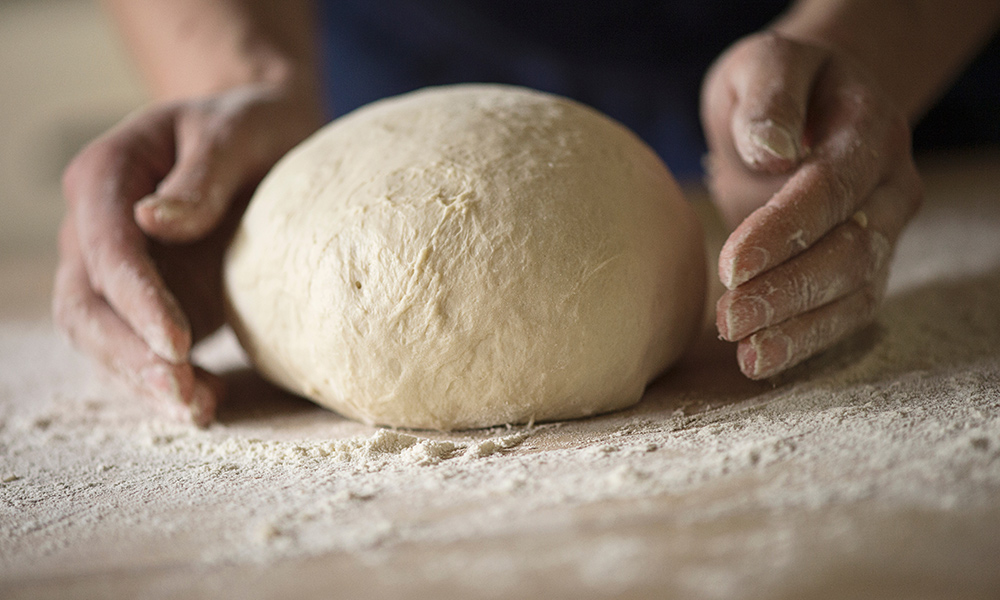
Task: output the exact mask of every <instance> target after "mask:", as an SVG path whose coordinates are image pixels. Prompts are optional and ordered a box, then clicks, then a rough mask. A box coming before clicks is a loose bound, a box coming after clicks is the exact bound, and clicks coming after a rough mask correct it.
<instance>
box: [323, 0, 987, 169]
mask: <svg viewBox="0 0 1000 600" xmlns="http://www.w3.org/2000/svg"><path fill="white" fill-rule="evenodd" d="M320 5H321V15H322V23H321V25H322V33H321V39H322V44H323V56H324V60H325V71H326V75H327V77H328V82H327V83H328V85H327V87H328V90H329V97H330V100H331V107H330V113H331V117H335V116H339V115H341V114H344V113H346V112H349V111H351V110H353V109H355V108H357V107H359V106H362V105H364V104H367V103H368V102H371V101H374V100H377V99H379V98H383V97H386V96H393V95H396V94H400V93H403V92H407V91H410V90H414V89H417V88H420V87H424V86H428V85H442V84H449V83H462V82H496V83H510V84H517V85H524V86H528V87H532V88H536V89H540V90H544V91H548V92H553V93H556V94H561V95H564V96H568V97H571V98H574V99H576V100H579V101H581V102H584V103H586V104H589V105H591V106H593V107H595V108H597V109H598V110H601V111H602V112H604V113H607V114H609V115H611V116H612V117H614V118H616V119H618V120H619V121H621V122H622V123H624V124H625V125H627V126H629V127H630V128H632V129H633V130H634V131H636V132H637V133H638V134H639V135H640V136H641V137H642V138H643V139H645V140H646V142H647V143H649V144H650V145H651V146H652V147H653V148H654V149H655V150H656V151H657V152H658V153H659V154H660V156H661V157H662V158H663V159H664V160H665V161H666V162H667V164H668V165H670V167H671V169H672V170H673V171H674V172H675V173H676V174H677V175H678V176H680V177H691V176H698V175H700V173H701V164H700V160H701V156H702V155H703V153H704V152H705V142H704V138H703V134H702V131H701V126H700V122H699V118H698V95H699V90H700V86H701V80H702V77H703V76H704V73H705V71H706V70H707V68H708V66H709V65H710V64H711V62H712V61H713V60H714V59H715V58H716V57H717V56H718V55H719V54H720V53H721V52H722V51H723V50H724V49H725V48H726V47H727V46H728V45H729V44H731V43H732V42H734V41H736V40H737V39H739V38H740V37H742V36H744V35H747V34H749V33H752V32H754V31H757V30H759V29H761V28H763V27H765V26H766V25H767V23H768V22H770V21H771V20H773V19H774V18H775V17H776V16H777V15H778V14H779V13H780V12H781V10H783V8H784V7H785V6H786V5H787V2H786V1H784V0H760V1H756V2H753V1H744V2H739V1H734V0H730V1H723V0H714V1H705V2H701V1H685V2H680V1H676V2H670V1H663V0H604V1H600V0H574V1H566V0H330V1H328V2H321V3H320ZM995 45H996V44H995ZM993 55H994V58H993V59H991V60H992V61H993V62H992V63H990V61H989V60H985V59H981V62H985V63H986V64H984V65H979V66H978V67H977V69H978V71H977V70H976V69H974V71H976V72H975V73H974V75H977V76H978V78H979V79H978V82H977V81H973V82H972V83H968V82H967V81H966V80H963V81H962V82H960V83H959V84H958V85H957V86H956V88H955V89H954V90H953V92H952V93H951V94H950V95H949V97H948V99H947V101H946V102H945V104H943V105H942V106H943V107H945V108H938V109H936V112H932V113H931V115H929V116H928V121H927V122H926V123H925V124H923V125H922V126H921V127H920V128H918V129H917V132H916V137H915V141H916V144H917V145H918V147H921V144H930V145H935V144H940V143H943V142H945V141H948V140H944V139H942V138H943V137H948V136H950V137H951V138H955V139H952V140H951V141H953V142H954V141H956V140H959V141H960V140H962V139H967V138H968V134H969V133H974V134H976V135H978V136H979V137H981V138H989V139H992V140H994V141H1000V123H998V120H1000V111H998V110H997V107H998V106H1000V102H998V99H1000V94H998V91H997V87H998V81H1000V76H998V74H1000V67H998V66H997V64H996V63H998V62H1000V61H998V60H997V57H1000V48H995V49H993ZM984 77H985V78H986V79H989V81H990V83H989V84H986V83H984V82H983V78H984ZM947 107H952V108H947ZM991 116H992V121H990V117H991ZM955 119H961V120H963V122H966V123H972V126H970V127H965V129H968V130H969V131H965V132H963V131H960V129H961V128H957V129H956V128H955V127H954V126H953V125H952V126H950V127H949V125H948V123H949V122H951V123H954V121H955ZM943 134H947V135H943Z"/></svg>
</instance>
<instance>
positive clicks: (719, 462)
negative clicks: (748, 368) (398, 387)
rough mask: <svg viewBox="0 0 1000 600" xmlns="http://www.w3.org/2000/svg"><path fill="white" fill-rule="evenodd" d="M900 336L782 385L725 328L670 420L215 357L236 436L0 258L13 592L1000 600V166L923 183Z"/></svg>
mask: <svg viewBox="0 0 1000 600" xmlns="http://www.w3.org/2000/svg"><path fill="white" fill-rule="evenodd" d="M923 172H924V175H925V179H926V181H927V184H928V187H927V203H926V205H925V207H924V208H923V210H922V211H921V213H920V214H919V216H918V218H917V220H916V221H915V222H914V223H913V225H912V226H911V227H910V228H909V229H908V230H907V232H906V234H905V236H904V239H903V240H902V242H901V244H900V247H899V251H898V255H897V257H896V264H895V270H894V275H893V278H892V281H891V285H890V293H889V296H888V298H887V299H886V302H885V305H884V307H883V309H882V311H881V313H880V317H879V321H878V323H877V324H876V325H874V326H872V327H870V328H868V329H866V330H864V331H862V332H860V333H859V334H857V335H855V336H854V337H852V338H851V339H850V340H848V341H847V342H845V343H844V344H842V345H841V346H839V347H838V348H837V349H835V350H834V351H833V352H831V353H829V354H827V355H825V356H823V357H822V358H820V359H818V360H815V361H812V362H811V363H809V364H807V365H806V366H805V367H803V368H799V369H797V370H796V371H795V372H794V373H792V374H791V375H790V376H788V377H786V378H783V379H782V380H780V381H778V382H775V383H774V384H770V383H762V384H760V383H751V382H749V381H747V380H745V379H743V378H742V376H741V375H740V374H739V373H738V371H737V370H736V369H735V365H734V361H733V347H732V346H731V345H729V344H724V343H721V342H718V341H717V340H714V339H713V338H712V336H711V335H710V332H708V333H707V334H706V336H705V338H704V339H703V341H702V342H701V344H700V345H699V346H698V348H697V349H696V351H695V352H694V353H692V355H691V356H689V357H688V358H687V359H685V361H684V362H683V363H682V364H681V365H680V366H679V367H677V368H676V369H675V370H674V371H672V372H671V373H669V374H668V375H666V376H665V377H664V378H662V379H661V380H660V381H659V382H657V383H655V384H654V385H653V386H652V387H651V389H650V390H649V391H648V393H647V395H646V398H645V399H644V401H643V402H642V403H640V405H638V406H637V407H635V408H633V409H630V410H628V411H625V412H622V413H617V414H613V415H606V416H602V417H597V418H593V419H588V420H582V421H576V422H569V423H561V424H548V425H545V424H543V425H538V426H534V427H515V428H509V429H507V428H498V429H493V430H488V431H475V432H468V433H457V434H439V433H427V432H409V433H402V432H392V431H387V430H377V429H374V428H369V427H365V426H362V425H359V424H356V423H352V422H349V421H346V420H344V419H342V418H339V417H338V416H336V415H335V414H333V413H330V412H327V411H324V410H322V409H319V408H317V407H314V406H313V405H311V404H309V403H307V402H305V401H302V400H299V399H296V398H293V397H290V396H287V395H285V394H282V393H280V392H278V391H276V390H274V389H273V388H270V387H268V386H266V385H264V384H263V383H262V382H260V380H259V379H257V378H256V377H255V376H253V375H252V374H251V373H250V372H248V371H247V370H246V369H245V368H243V367H241V366H240V363H239V360H240V359H239V356H238V354H237V353H236V351H235V350H234V348H233V345H232V340H231V339H228V338H225V337H223V338H220V339H217V340H215V341H214V342H213V343H212V344H210V345H209V347H207V348H205V349H203V350H202V356H203V358H204V360H205V361H206V362H208V363H209V364H212V365H215V366H216V367H217V368H221V369H223V370H226V371H227V373H228V374H227V378H228V380H229V383H230V386H231V389H232V397H231V400H230V402H229V403H228V404H227V405H226V406H224V407H223V409H222V412H221V414H220V422H219V423H218V424H217V425H215V426H213V427H212V428H211V429H209V430H207V431H199V430H194V429H191V428H188V427H185V426H183V425H178V424H173V423H170V422H166V421H162V420H158V419H156V418H153V417H150V415H149V413H150V411H149V410H148V407H147V406H146V405H145V404H144V403H143V402H142V401H139V400H137V399H135V398H133V397H130V396H129V395H128V394H127V393H124V392H122V391H119V390H117V389H116V388H114V387H113V386H109V385H107V384H106V383H102V381H101V380H100V378H99V377H97V376H96V375H95V374H94V372H93V370H92V369H91V368H90V366H89V364H88V363H87V361H86V360H84V359H82V358H81V357H80V356H78V355H77V354H76V353H75V352H73V351H72V350H71V349H69V348H68V347H67V345H66V344H65V343H64V342H63V341H62V340H61V338H60V337H59V336H58V335H57V334H56V333H54V332H53V331H52V327H51V324H50V321H49V317H48V311H47V306H48V303H49V298H48V294H49V282H50V280H51V276H52V268H53V265H54V257H53V256H52V255H51V253H41V254H39V253H35V254H25V255H11V254H8V255H5V256H3V257H2V260H0V294H2V295H0V361H2V362H0V597H3V598H65V597H95V598H96V597H101V598H137V597H142V598H193V597H220V598H229V597H232V598H265V597H289V598H306V597H316V598H328V597H372V598H376V597H379V598H381V597H399V596H402V595H404V594H407V595H408V596H409V597H414V598H437V597H439V596H440V597H463V598H464V597H574V598H576V597H660V598H670V597H684V598H688V597H701V598H814V597H819V598H949V599H950V598H996V597H1000V300H998V297H1000V155H997V154H989V153H984V154H979V155H966V156H961V157H953V158H942V159H937V160H935V161H932V162H927V163H926V164H925V165H924V167H923Z"/></svg>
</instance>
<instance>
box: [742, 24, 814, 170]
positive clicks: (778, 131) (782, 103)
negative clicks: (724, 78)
mask: <svg viewBox="0 0 1000 600" xmlns="http://www.w3.org/2000/svg"><path fill="white" fill-rule="evenodd" d="M744 51H745V52H746V55H745V56H744V57H743V61H741V62H742V65H743V68H740V69H736V71H735V72H734V74H733V79H732V82H733V84H732V85H733V93H734V96H735V102H734V107H733V114H732V122H731V127H732V136H733V143H734V144H735V146H736V151H737V152H738V153H739V155H740V158H741V159H742V160H743V162H744V163H745V164H746V165H747V166H748V167H749V168H751V169H753V170H755V171H764V172H768V173H782V172H785V171H787V170H789V169H791V168H792V167H793V166H795V165H796V164H798V162H799V161H800V160H802V158H803V156H804V155H805V144H804V142H803V137H804V129H805V123H806V112H807V108H808V105H809V96H810V94H811V91H812V87H813V83H814V81H815V80H816V78H817V75H818V73H819V71H820V69H821V68H822V67H823V65H824V64H825V62H826V53H825V52H824V51H823V50H821V49H819V48H816V47H813V46H807V45H804V44H800V43H797V42H794V41H792V40H789V39H787V38H784V37H782V36H781V35H780V34H778V33H774V32H768V33H765V34H762V35H761V36H759V37H757V39H756V41H755V42H754V43H751V44H748V45H747V46H746V47H745V48H744Z"/></svg>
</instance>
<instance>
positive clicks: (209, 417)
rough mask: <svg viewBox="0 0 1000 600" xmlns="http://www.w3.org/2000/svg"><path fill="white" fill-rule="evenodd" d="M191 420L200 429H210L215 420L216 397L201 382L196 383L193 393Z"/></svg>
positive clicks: (190, 406)
mask: <svg viewBox="0 0 1000 600" xmlns="http://www.w3.org/2000/svg"><path fill="white" fill-rule="evenodd" d="M189 409H190V410H191V420H193V421H194V423H195V425H197V426H198V427H203V428H204V427H208V426H209V425H211V424H212V421H213V420H214V419H215V396H214V395H213V394H212V390H211V389H210V388H209V387H208V386H207V385H205V384H204V383H202V382H201V381H195V382H194V390H193V391H192V393H191V404H190V405H189Z"/></svg>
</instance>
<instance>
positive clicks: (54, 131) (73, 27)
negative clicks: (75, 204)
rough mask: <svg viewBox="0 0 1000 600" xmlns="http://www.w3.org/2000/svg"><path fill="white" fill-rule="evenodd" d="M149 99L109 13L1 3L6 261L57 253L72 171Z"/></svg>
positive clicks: (0, 197)
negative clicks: (86, 148)
mask: <svg viewBox="0 0 1000 600" xmlns="http://www.w3.org/2000/svg"><path fill="white" fill-rule="evenodd" d="M145 99H146V97H145V94H144V91H143V88H142V83H141V81H140V79H139V76H138V73H137V72H136V71H135V70H134V69H133V67H132V65H131V64H130V61H129V58H128V56H127V55H126V52H125V49H124V47H123V46H122V45H121V43H120V41H119V40H118V38H117V37H116V36H115V34H114V31H113V30H112V28H111V25H110V23H109V22H108V21H107V20H106V19H105V18H104V16H103V15H102V13H101V9H100V6H99V3H97V2H95V1H93V0H0V260H2V261H7V260H8V259H10V258H11V257H12V256H15V255H18V254H39V253H45V254H52V253H54V249H55V235H56V230H57V228H58V224H59V220H60V218H61V216H62V213H63V200H62V195H61V192H60V186H59V179H60V175H61V172H62V169H63V167H64V166H65V165H66V163H67V162H68V161H69V159H70V158H72V156H73V155H74V154H75V153H76V152H77V150H79V149H80V148H81V147H82V146H83V145H84V144H86V143H87V142H88V141H89V140H91V139H92V138H94V137H95V136H97V135H98V134H100V133H101V132H103V131H104V130H105V129H107V128H108V127H109V126H111V125H112V124H114V123H115V122H116V121H118V120H119V119H121V118H122V117H123V116H124V115H126V114H127V113H128V112H129V111H131V110H133V109H134V108H136V107H137V106H140V105H141V104H142V103H143V102H144V101H145Z"/></svg>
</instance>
